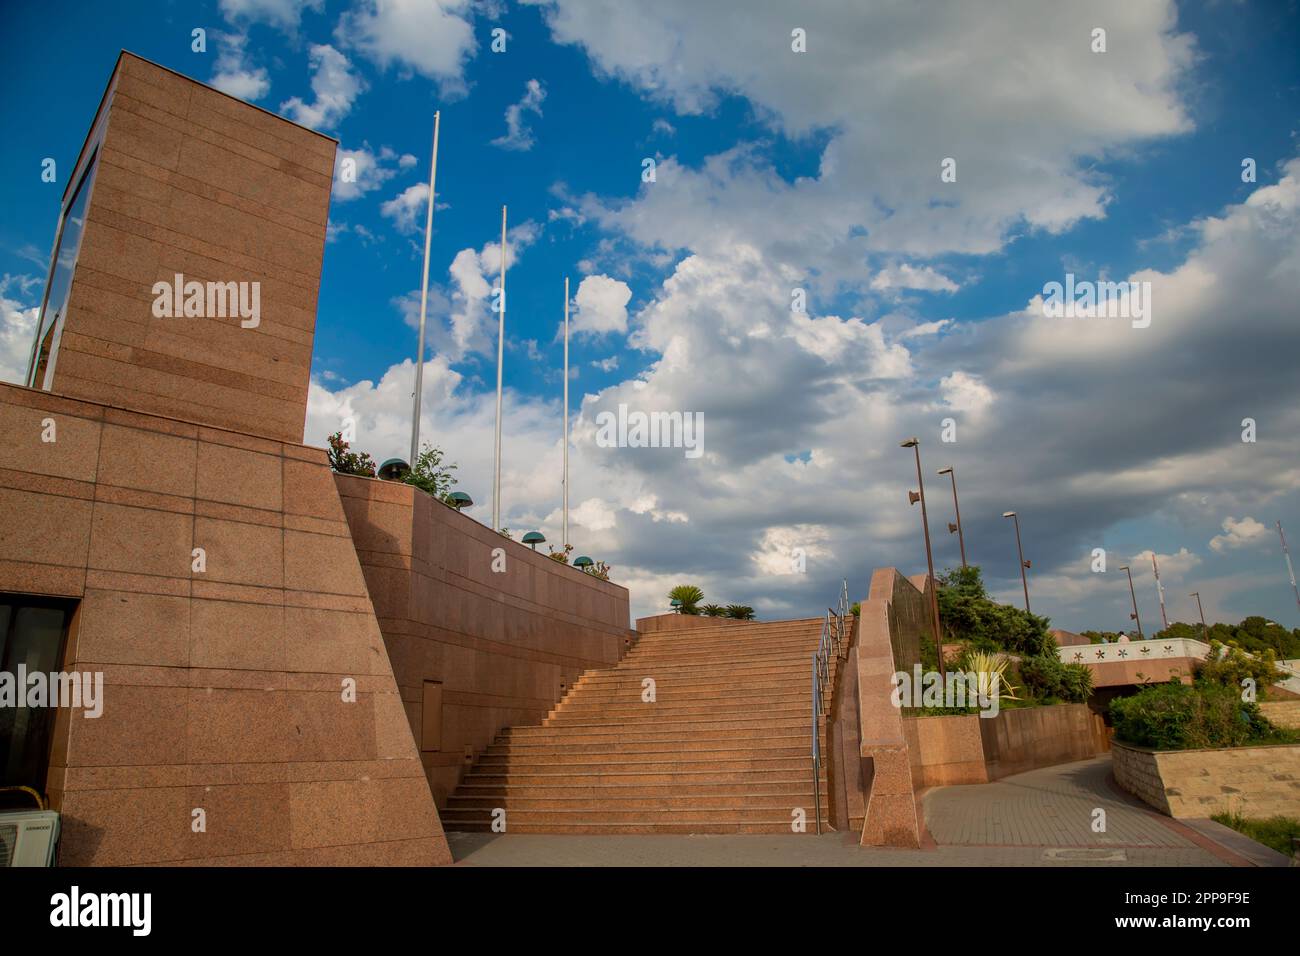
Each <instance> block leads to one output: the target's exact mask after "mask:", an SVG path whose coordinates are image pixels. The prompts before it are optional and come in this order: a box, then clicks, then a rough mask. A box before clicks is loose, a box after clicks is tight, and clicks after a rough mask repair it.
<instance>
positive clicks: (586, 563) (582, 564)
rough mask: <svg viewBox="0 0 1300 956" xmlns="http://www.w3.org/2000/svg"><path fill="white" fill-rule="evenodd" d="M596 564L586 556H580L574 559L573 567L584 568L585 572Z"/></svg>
mask: <svg viewBox="0 0 1300 956" xmlns="http://www.w3.org/2000/svg"><path fill="white" fill-rule="evenodd" d="M595 563H596V562H595V561H593V560H591V558H589V557H587V556H586V555H585V554H580V555H578V556H577V557H576V558H574V559H573V566H574V567H575V568H583V569H584V570H585V569H586V568H589V567H591V566H592V565H593V564H595Z"/></svg>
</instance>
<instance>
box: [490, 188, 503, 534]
mask: <svg viewBox="0 0 1300 956" xmlns="http://www.w3.org/2000/svg"><path fill="white" fill-rule="evenodd" d="M500 289H501V311H500V312H499V313H498V314H497V441H496V455H495V457H494V461H495V462H496V472H495V477H494V478H493V479H492V530H493V531H500V530H501V364H502V362H503V360H504V359H505V347H506V207H505V206H502V207H501V285H500Z"/></svg>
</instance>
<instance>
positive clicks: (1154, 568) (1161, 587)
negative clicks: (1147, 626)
mask: <svg viewBox="0 0 1300 956" xmlns="http://www.w3.org/2000/svg"><path fill="white" fill-rule="evenodd" d="M1151 570H1152V571H1154V572H1155V575H1156V594H1157V595H1159V597H1160V623H1161V624H1163V625H1164V628H1165V630H1166V631H1167V630H1169V618H1168V617H1166V616H1165V588H1164V585H1163V584H1161V583H1160V566H1159V565H1158V564H1156V553H1155V552H1154V551H1152V552H1151Z"/></svg>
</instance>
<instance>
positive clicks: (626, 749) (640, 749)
mask: <svg viewBox="0 0 1300 956" xmlns="http://www.w3.org/2000/svg"><path fill="white" fill-rule="evenodd" d="M809 736H810V735H809V734H808V733H803V734H787V735H784V736H780V737H754V738H751V739H749V740H746V741H745V743H744V747H745V749H746V750H747V751H748V752H750V753H756V754H757V753H768V752H776V751H781V752H785V751H792V752H796V753H800V754H805V755H806V754H807V753H808V751H809V748H810V747H811V742H810V740H809ZM735 746H736V738H735V737H699V738H694V737H678V738H667V739H662V740H622V741H620V742H619V743H618V744H617V746H615V745H613V744H609V743H600V742H595V743H568V742H563V741H546V740H543V741H539V742H537V743H532V744H524V743H518V742H515V743H501V744H489V745H488V747H487V750H486V751H485V755H510V754H515V755H528V754H539V755H550V754H556V755H558V754H584V753H585V754H590V753H689V752H692V751H701V750H703V751H708V750H722V749H725V748H727V747H735Z"/></svg>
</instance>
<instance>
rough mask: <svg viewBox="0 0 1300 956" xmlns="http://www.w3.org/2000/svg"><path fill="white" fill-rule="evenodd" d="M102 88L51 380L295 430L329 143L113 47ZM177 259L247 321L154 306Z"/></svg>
mask: <svg viewBox="0 0 1300 956" xmlns="http://www.w3.org/2000/svg"><path fill="white" fill-rule="evenodd" d="M110 97H111V99H110V100H109V101H108V102H109V105H108V111H109V113H108V122H107V128H106V133H105V135H104V141H103V144H102V146H101V148H100V151H99V159H98V172H97V174H96V178H95V182H94V189H93V192H92V194H91V198H90V205H89V209H88V211H87V219H86V227H85V232H84V235H83V239H82V245H81V251H80V254H79V256H78V260H77V269H76V273H75V275H74V278H73V284H72V290H71V298H70V300H69V307H68V318H67V321H66V325H65V328H64V332H63V337H62V343H61V346H60V349H59V352H58V358H57V363H56V365H55V375H54V382H53V390H54V391H55V392H58V393H60V394H63V395H70V396H74V397H77V398H85V399H89V400H92V401H99V402H104V403H106V404H111V405H117V406H120V407H125V408H133V409H138V410H140V411H147V412H154V413H157V414H160V415H168V416H176V417H179V418H184V419H186V420H189V421H194V422H201V423H204V424H208V425H213V426H217V427H220V428H228V429H231V430H235V431H240V432H245V433H248V434H254V435H263V436H266V437H270V438H276V439H280V440H283V441H291V442H297V441H300V440H301V439H302V432H303V421H304V417H305V414H306V404H307V384H308V378H309V375H310V368H311V354H312V340H313V333H314V331H315V324H316V296H317V289H318V285H319V282H320V273H321V257H322V254H323V250H324V244H325V225H326V221H327V219H328V215H329V196H330V185H331V182H332V178H333V168H334V153H335V149H336V148H337V143H336V142H335V141H334V140H331V139H329V138H327V137H324V136H321V135H319V134H317V133H313V132H311V131H310V130H306V129H303V128H302V127H299V126H296V125H294V124H293V123H290V122H288V121H286V120H284V119H281V118H279V117H276V116H273V115H271V114H269V113H265V112H263V111H261V110H258V109H256V108H253V107H250V106H248V105H246V104H243V103H240V102H238V101H236V100H233V99H231V98H230V97H227V96H225V95H223V94H221V93H218V92H217V91H215V90H212V89H209V88H207V87H205V86H203V85H202V84H200V83H195V82H194V81H192V80H188V79H186V78H184V77H181V76H178V75H177V74H174V73H171V72H169V71H167V70H164V69H162V68H161V67H158V66H155V65H154V64H152V63H149V62H147V61H145V60H141V59H139V58H137V57H134V56H131V55H130V54H126V53H124V54H123V55H122V57H121V59H120V61H119V67H118V71H117V73H116V76H115V83H114V85H113V87H112V89H111V90H110ZM178 273H179V274H181V275H183V276H184V277H185V280H187V281H189V280H195V281H199V282H205V283H206V282H209V281H211V282H249V283H251V282H258V283H260V298H261V316H260V324H259V325H258V326H257V327H256V328H241V324H240V320H239V318H237V317H234V318H231V317H227V318H198V317H190V318H156V317H155V316H154V315H153V301H154V294H153V285H154V283H155V282H158V281H165V282H168V283H171V282H173V280H174V277H175V275H176V274H178Z"/></svg>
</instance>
